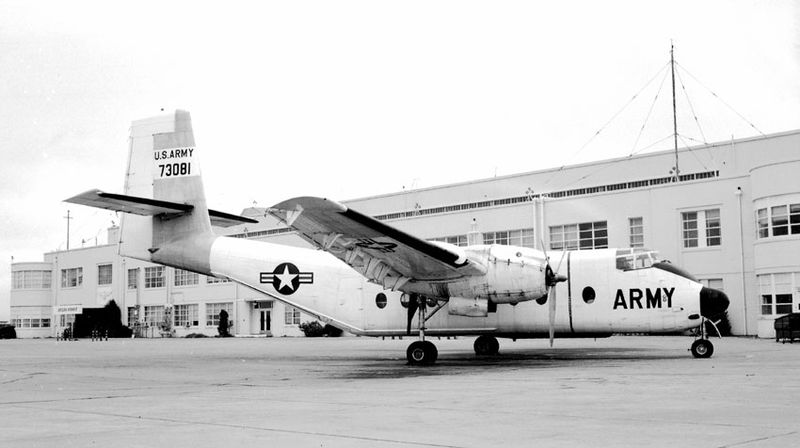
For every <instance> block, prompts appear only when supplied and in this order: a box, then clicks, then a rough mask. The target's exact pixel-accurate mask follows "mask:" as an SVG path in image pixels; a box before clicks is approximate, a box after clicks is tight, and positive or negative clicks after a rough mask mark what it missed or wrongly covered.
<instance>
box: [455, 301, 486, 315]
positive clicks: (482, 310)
mask: <svg viewBox="0 0 800 448" xmlns="http://www.w3.org/2000/svg"><path fill="white" fill-rule="evenodd" d="M447 312H448V313H449V314H451V315H453V316H466V317H486V316H488V315H489V300H488V299H486V298H481V297H475V298H472V299H467V298H464V297H450V299H449V300H448V302H447Z"/></svg>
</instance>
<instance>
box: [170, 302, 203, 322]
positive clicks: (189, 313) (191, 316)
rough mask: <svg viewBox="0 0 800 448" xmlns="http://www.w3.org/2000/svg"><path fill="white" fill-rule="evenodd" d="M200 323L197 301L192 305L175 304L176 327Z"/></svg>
mask: <svg viewBox="0 0 800 448" xmlns="http://www.w3.org/2000/svg"><path fill="white" fill-rule="evenodd" d="M198 325H199V322H198V321H197V304H196V303H194V304H190V305H175V326H176V327H178V326H180V327H196V326H198Z"/></svg>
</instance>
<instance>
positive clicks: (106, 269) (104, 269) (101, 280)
mask: <svg viewBox="0 0 800 448" xmlns="http://www.w3.org/2000/svg"><path fill="white" fill-rule="evenodd" d="M112 272H113V268H112V266H111V265H110V264H101V265H99V266H97V284H98V285H110V284H111V279H112V277H111V276H112Z"/></svg>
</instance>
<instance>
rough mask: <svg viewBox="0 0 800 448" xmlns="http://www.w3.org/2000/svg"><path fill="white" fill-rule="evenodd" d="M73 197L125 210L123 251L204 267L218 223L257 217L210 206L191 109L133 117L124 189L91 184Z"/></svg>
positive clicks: (181, 265)
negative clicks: (213, 228) (120, 192)
mask: <svg viewBox="0 0 800 448" xmlns="http://www.w3.org/2000/svg"><path fill="white" fill-rule="evenodd" d="M67 202H73V203H78V204H83V205H89V206H93V207H100V208H105V209H109V210H116V211H121V212H124V214H123V216H122V220H121V223H120V227H121V228H120V241H119V253H120V255H123V256H127V257H132V258H137V259H140V260H145V261H152V262H156V263H161V264H166V265H169V266H175V267H179V268H183V269H190V270H193V271H197V272H203V273H206V272H208V270H209V267H208V253H209V251H210V247H211V243H212V242H213V240H214V238H215V236H214V234H213V232H212V231H211V225H212V221H213V222H214V224H215V225H222V226H225V225H233V224H240V223H242V222H251V223H254V222H257V221H254V220H251V219H249V218H243V217H239V216H235V215H229V214H226V213H221V212H216V211H213V210H211V211H209V210H208V207H207V205H206V199H205V193H204V191H203V182H202V177H201V175H200V163H199V160H198V153H197V150H196V148H195V142H194V134H193V133H192V120H191V117H190V116H189V112H186V111H181V110H179V111H176V112H175V113H174V114H169V115H161V116H157V117H153V118H147V119H143V120H137V121H134V122H133V124H132V125H131V137H130V148H129V153H128V168H127V172H126V174H125V189H124V194H123V195H117V194H110V193H103V192H101V191H98V190H90V191H87V192H85V193H82V194H80V195H78V196H75V197H73V198H70V199H67Z"/></svg>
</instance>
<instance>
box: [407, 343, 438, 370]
mask: <svg viewBox="0 0 800 448" xmlns="http://www.w3.org/2000/svg"><path fill="white" fill-rule="evenodd" d="M438 356H439V350H437V349H436V346H435V345H433V342H430V341H414V342H412V343H411V344H410V345H409V346H408V349H407V350H406V359H408V363H409V364H410V365H430V364H433V363H435V362H436V358H437V357H438Z"/></svg>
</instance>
